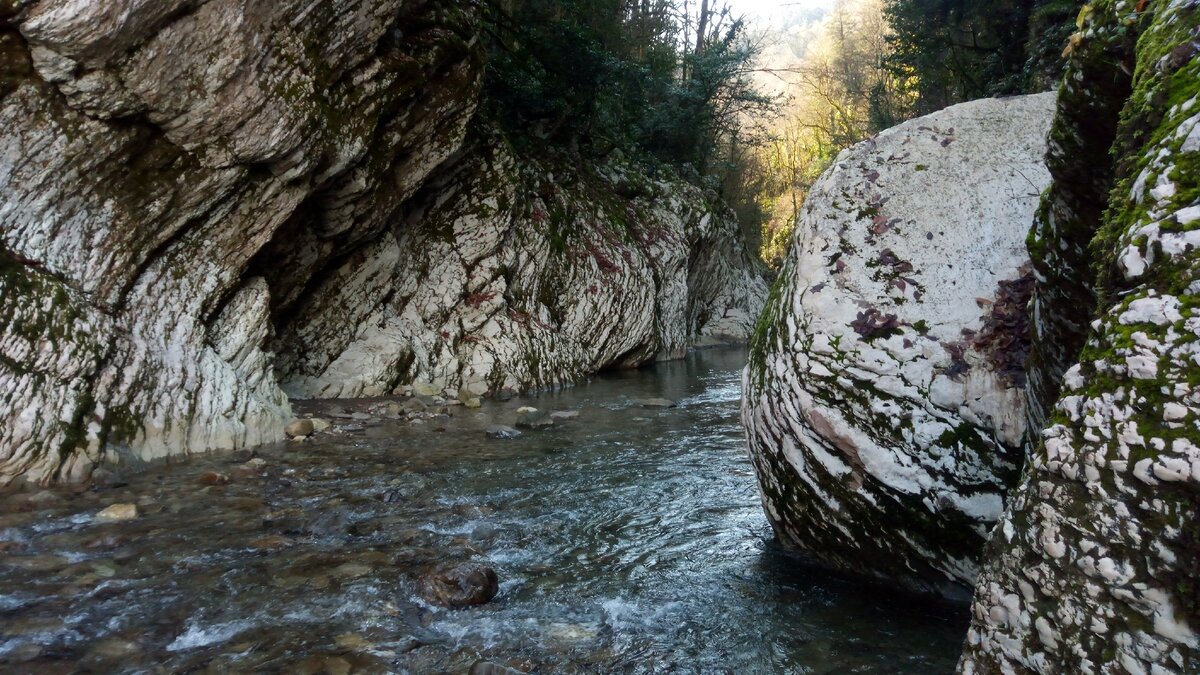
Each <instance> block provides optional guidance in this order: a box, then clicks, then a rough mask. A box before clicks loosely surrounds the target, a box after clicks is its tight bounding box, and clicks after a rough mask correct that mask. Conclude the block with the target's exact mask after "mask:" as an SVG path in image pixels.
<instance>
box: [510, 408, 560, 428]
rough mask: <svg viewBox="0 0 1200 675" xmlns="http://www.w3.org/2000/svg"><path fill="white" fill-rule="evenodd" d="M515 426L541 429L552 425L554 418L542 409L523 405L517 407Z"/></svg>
mask: <svg viewBox="0 0 1200 675" xmlns="http://www.w3.org/2000/svg"><path fill="white" fill-rule="evenodd" d="M515 426H517V427H524V428H527V429H542V428H545V427H552V426H554V420H553V419H551V418H550V415H547V414H546V413H545V412H544V411H542V410H538V409H537V408H531V407H529V406H524V407H521V408H517V422H516V425H515Z"/></svg>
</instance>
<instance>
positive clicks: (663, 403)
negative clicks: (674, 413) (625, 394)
mask: <svg viewBox="0 0 1200 675" xmlns="http://www.w3.org/2000/svg"><path fill="white" fill-rule="evenodd" d="M636 403H637V404H638V405H639V406H641V407H643V408H674V407H675V401H672V400H671V399H669V398H640V399H638V400H637V401H636Z"/></svg>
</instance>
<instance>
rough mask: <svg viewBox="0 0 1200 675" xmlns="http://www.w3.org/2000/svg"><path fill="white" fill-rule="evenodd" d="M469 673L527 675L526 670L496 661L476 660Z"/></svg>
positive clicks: (477, 674)
mask: <svg viewBox="0 0 1200 675" xmlns="http://www.w3.org/2000/svg"><path fill="white" fill-rule="evenodd" d="M467 674H468V675H525V671H523V670H517V669H516V668H509V667H508V666H505V665H502V664H499V663H496V662H494V661H476V662H475V663H473V664H471V669H470V670H469V671H467Z"/></svg>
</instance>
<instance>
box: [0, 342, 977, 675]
mask: <svg viewBox="0 0 1200 675" xmlns="http://www.w3.org/2000/svg"><path fill="white" fill-rule="evenodd" d="M743 361H744V353H743V352H738V351H724V352H713V351H709V352H700V353H697V354H694V355H692V356H691V357H689V358H688V359H687V360H686V361H683V362H678V363H671V364H660V365H658V366H656V367H654V368H650V369H645V370H641V371H637V372H631V373H615V374H610V375H604V376H600V377H597V378H595V379H594V380H593V381H592V382H591V383H590V384H587V385H581V386H579V387H576V388H573V389H569V390H566V391H562V392H558V393H551V394H545V395H542V396H538V397H533V398H525V399H514V400H512V401H508V402H504V403H485V405H484V407H483V408H482V409H480V410H466V409H464V408H456V409H454V410H453V412H454V416H453V417H452V419H451V420H450V421H449V422H444V421H443V422H441V423H439V422H436V421H431V422H425V423H423V424H419V425H415V426H414V425H410V424H409V423H407V422H400V421H393V420H383V419H374V418H373V419H369V420H358V421H341V422H340V424H339V426H341V427H342V428H343V429H342V431H341V432H340V433H327V434H321V435H318V436H317V437H316V440H314V441H312V442H309V443H304V444H295V443H293V444H290V445H280V446H278V447H271V448H266V449H262V450H259V451H258V455H259V456H260V457H261V458H262V459H264V460H266V465H265V470H264V474H263V476H262V477H252V476H244V475H237V476H235V477H234V480H233V482H232V483H231V484H229V485H223V486H212V485H205V484H204V483H203V482H202V481H201V480H200V476H201V475H202V474H203V473H204V472H206V471H213V470H216V471H221V472H229V471H230V470H231V468H232V467H234V466H236V465H235V464H234V462H235V461H239V462H240V461H245V459H246V457H245V456H243V457H240V458H236V460H235V458H230V457H206V458H200V459H196V460H192V461H189V462H185V463H178V464H174V465H171V466H160V467H156V468H153V469H151V470H149V471H146V472H144V473H140V474H137V475H134V476H132V477H129V478H128V479H127V480H128V483H127V484H120V483H118V484H117V485H115V486H110V487H105V488H97V489H91V490H87V491H83V492H71V491H56V492H43V493H25V494H19V495H12V496H7V497H4V498H3V499H2V500H0V509H3V511H0V670H2V671H4V672H36V673H56V672H63V673H66V672H245V671H257V672H287V673H305V672H308V673H319V672H327V673H345V672H414V673H435V672H450V673H465V672H467V670H468V669H469V668H470V667H471V666H472V664H474V663H476V662H477V661H478V660H480V659H489V660H491V661H493V662H496V663H504V664H508V665H509V666H513V667H517V668H519V669H522V670H526V671H533V672H546V673H557V672H564V673H591V672H598V673H607V672H647V673H649V672H656V673H657V672H684V673H690V672H704V673H708V672H718V673H719V672H732V673H757V672H762V673H771V672H778V673H784V672H787V673H792V672H796V673H800V672H803V673H845V672H870V673H920V674H926V673H944V672H951V671H952V669H953V666H954V662H955V659H956V657H957V654H958V650H959V645H960V640H961V636H962V635H963V631H964V623H965V616H964V612H963V611H962V610H960V609H947V608H944V607H938V606H932V605H925V604H924V603H922V602H918V601H916V600H914V599H912V598H908V597H904V596H893V595H890V594H888V593H886V592H883V591H881V590H880V589H874V588H864V587H863V586H861V585H859V584H856V583H854V582H851V581H846V580H839V579H835V578H830V577H828V576H826V575H824V574H822V573H820V572H818V571H815V570H813V569H811V568H806V567H804V566H803V565H801V564H799V562H798V561H796V560H795V559H793V558H790V557H789V556H788V555H787V554H785V553H783V552H781V551H779V550H777V549H776V548H775V546H774V545H773V543H772V541H771V535H770V528H769V527H768V525H767V523H766V521H765V519H764V516H763V514H762V512H761V508H760V505H759V501H758V494H757V491H756V488H755V483H754V476H753V473H752V471H751V468H750V465H749V462H748V460H747V459H746V458H745V456H744V453H743V447H742V444H743V441H742V435H741V430H740V428H739V425H738V395H739V392H738V372H737V371H738V370H739V369H740V367H741V365H742V363H743ZM642 397H667V398H671V399H674V400H676V401H678V403H679V406H678V407H677V408H674V409H645V408H641V407H638V406H635V405H633V401H634V400H636V399H638V398H642ZM520 405H535V406H537V407H539V408H542V409H553V410H579V411H580V415H579V417H578V418H577V419H575V420H571V421H567V422H561V423H559V424H558V425H556V426H555V427H554V428H552V429H549V430H545V431H540V432H527V433H526V434H525V435H524V436H523V437H521V438H518V439H513V440H496V439H491V438H487V437H486V436H485V435H484V434H483V433H482V430H483V429H484V428H485V427H486V426H488V425H489V424H495V423H503V424H510V423H511V421H512V419H513V418H514V416H515V409H516V408H517V407H518V406H520ZM443 427H444V430H443V431H437V429H441V428H443ZM383 495H387V496H388V497H387V499H386V500H385V499H381V496H383ZM126 502H134V503H137V504H139V505H140V516H139V517H138V518H136V519H135V520H130V521H125V522H115V523H98V522H95V521H94V520H93V516H94V514H96V513H97V512H98V511H99V510H101V509H103V508H104V507H106V506H108V505H110V504H114V503H126ZM460 560H477V561H482V562H486V563H487V564H490V565H491V566H492V567H494V568H495V570H496V572H497V573H498V575H499V578H500V591H499V594H498V595H497V596H496V598H495V599H494V600H492V602H490V603H488V604H486V605H482V606H478V607H474V608H469V609H444V608H439V607H434V606H431V605H428V604H425V603H424V602H423V601H422V600H421V599H420V598H419V596H418V595H417V593H416V592H415V588H416V586H415V581H416V580H417V579H418V578H420V576H421V575H422V574H423V572H424V571H425V570H426V569H428V568H429V567H431V566H435V565H439V564H443V563H447V562H454V561H460Z"/></svg>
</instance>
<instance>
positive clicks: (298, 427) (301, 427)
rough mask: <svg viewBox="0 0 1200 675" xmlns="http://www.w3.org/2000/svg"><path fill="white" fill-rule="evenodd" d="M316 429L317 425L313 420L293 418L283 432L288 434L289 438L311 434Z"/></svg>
mask: <svg viewBox="0 0 1200 675" xmlns="http://www.w3.org/2000/svg"><path fill="white" fill-rule="evenodd" d="M314 429H315V425H314V424H313V421H312V420H292V421H291V423H289V424H288V425H287V426H286V427H284V429H283V433H285V434H287V435H288V437H289V438H296V437H297V436H310V435H312V432H313V431H314Z"/></svg>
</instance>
